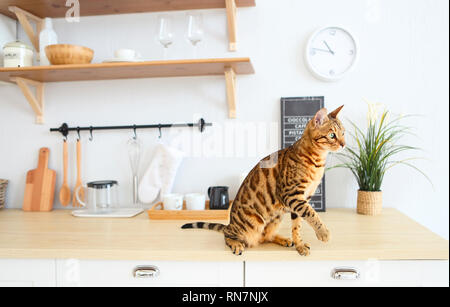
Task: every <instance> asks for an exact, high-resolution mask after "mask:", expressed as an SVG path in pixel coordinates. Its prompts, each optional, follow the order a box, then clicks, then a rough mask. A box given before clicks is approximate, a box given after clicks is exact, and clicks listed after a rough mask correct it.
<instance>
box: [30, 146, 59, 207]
mask: <svg viewBox="0 0 450 307" xmlns="http://www.w3.org/2000/svg"><path fill="white" fill-rule="evenodd" d="M49 155H50V149H48V148H46V147H43V148H41V149H40V150H39V162H38V167H37V168H36V169H34V170H31V171H28V173H27V180H26V185H25V195H24V199H23V205H22V209H23V210H24V211H51V210H52V208H53V200H54V197H55V183H56V172H55V171H53V170H50V169H48V158H49Z"/></svg>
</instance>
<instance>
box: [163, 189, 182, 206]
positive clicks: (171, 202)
mask: <svg viewBox="0 0 450 307" xmlns="http://www.w3.org/2000/svg"><path fill="white" fill-rule="evenodd" d="M163 204H164V210H181V209H183V195H181V194H175V193H171V194H166V195H164V197H163Z"/></svg>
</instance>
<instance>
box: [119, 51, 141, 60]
mask: <svg viewBox="0 0 450 307" xmlns="http://www.w3.org/2000/svg"><path fill="white" fill-rule="evenodd" d="M114 57H115V58H116V59H121V60H134V59H136V58H137V57H138V53H137V52H136V51H135V50H133V49H117V50H116V51H115V52H114Z"/></svg>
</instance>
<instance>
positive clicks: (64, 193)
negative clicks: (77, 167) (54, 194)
mask: <svg viewBox="0 0 450 307" xmlns="http://www.w3.org/2000/svg"><path fill="white" fill-rule="evenodd" d="M63 160H64V181H63V185H62V187H61V190H59V202H60V203H61V205H63V206H64V207H65V206H67V205H68V204H69V203H70V194H71V192H70V188H69V184H68V183H67V141H66V140H64V143H63Z"/></svg>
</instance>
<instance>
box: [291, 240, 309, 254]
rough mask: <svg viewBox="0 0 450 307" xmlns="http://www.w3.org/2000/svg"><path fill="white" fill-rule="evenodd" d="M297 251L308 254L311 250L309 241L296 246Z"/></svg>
mask: <svg viewBox="0 0 450 307" xmlns="http://www.w3.org/2000/svg"><path fill="white" fill-rule="evenodd" d="M295 249H296V250H297V252H298V253H299V254H300V255H302V256H308V255H309V250H310V249H311V248H310V246H309V244H308V243H303V244H302V245H298V246H296V247H295Z"/></svg>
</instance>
